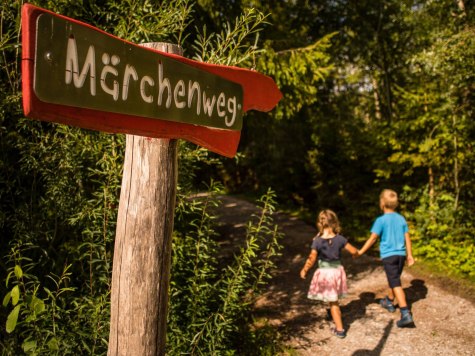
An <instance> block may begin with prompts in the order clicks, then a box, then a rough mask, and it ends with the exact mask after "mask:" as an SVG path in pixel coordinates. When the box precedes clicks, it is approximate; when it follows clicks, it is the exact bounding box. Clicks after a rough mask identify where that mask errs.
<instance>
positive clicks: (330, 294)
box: [307, 266, 348, 302]
mask: <svg viewBox="0 0 475 356" xmlns="http://www.w3.org/2000/svg"><path fill="white" fill-rule="evenodd" d="M347 292H348V287H347V285H346V273H345V269H344V268H343V266H338V267H334V268H318V269H317V270H316V271H315V273H314V275H313V278H312V282H311V283H310V289H309V290H308V294H307V297H308V298H309V299H314V300H321V301H324V302H336V301H338V299H340V298H342V297H344V296H345V295H346V293H347Z"/></svg>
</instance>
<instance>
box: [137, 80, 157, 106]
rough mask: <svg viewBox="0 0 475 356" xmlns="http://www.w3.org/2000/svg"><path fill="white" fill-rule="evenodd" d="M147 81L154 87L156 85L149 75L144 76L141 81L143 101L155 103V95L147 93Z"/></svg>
mask: <svg viewBox="0 0 475 356" xmlns="http://www.w3.org/2000/svg"><path fill="white" fill-rule="evenodd" d="M145 83H146V84H148V85H149V86H151V87H153V86H154V85H155V82H154V81H153V79H152V78H151V77H149V76H148V75H146V76H144V77H143V78H142V80H141V81H140V96H141V97H142V99H143V101H145V102H146V103H149V104H151V103H153V95H147V93H146V91H145Z"/></svg>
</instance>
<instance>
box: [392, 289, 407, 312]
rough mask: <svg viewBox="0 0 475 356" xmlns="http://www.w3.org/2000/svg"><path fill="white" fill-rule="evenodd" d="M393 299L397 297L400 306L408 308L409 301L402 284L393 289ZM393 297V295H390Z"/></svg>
mask: <svg viewBox="0 0 475 356" xmlns="http://www.w3.org/2000/svg"><path fill="white" fill-rule="evenodd" d="M391 291H392V293H391V294H392V295H393V299H394V297H396V300H397V304H398V305H399V308H406V307H407V301H406V294H405V293H404V289H402V287H401V286H399V287H394V288H393V289H391ZM389 298H391V296H390V297H389Z"/></svg>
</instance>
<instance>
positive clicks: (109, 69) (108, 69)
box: [101, 53, 119, 101]
mask: <svg viewBox="0 0 475 356" xmlns="http://www.w3.org/2000/svg"><path fill="white" fill-rule="evenodd" d="M118 59H119V57H117V56H115V55H114V56H112V61H111V58H110V56H109V55H108V54H107V53H104V54H103V55H102V63H104V68H102V72H101V88H102V90H104V91H105V92H106V93H107V94H110V95H112V97H113V98H114V101H117V99H119V82H118V81H117V80H115V79H114V80H113V81H112V85H113V87H112V88H111V87H109V86H107V83H106V77H107V75H108V74H112V75H114V76H116V77H117V76H118V75H119V72H118V71H117V69H116V68H114V67H113V66H111V65H109V63H110V62H111V63H112V65H116V64H118V63H119V60H118Z"/></svg>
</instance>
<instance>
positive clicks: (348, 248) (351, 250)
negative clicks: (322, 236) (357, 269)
mask: <svg viewBox="0 0 475 356" xmlns="http://www.w3.org/2000/svg"><path fill="white" fill-rule="evenodd" d="M345 250H346V251H348V252H349V253H351V254H352V255H353V257H356V256H358V249H357V248H356V247H355V246H353V245H352V244H350V243H349V242H348V243H347V244H346V245H345Z"/></svg>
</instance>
